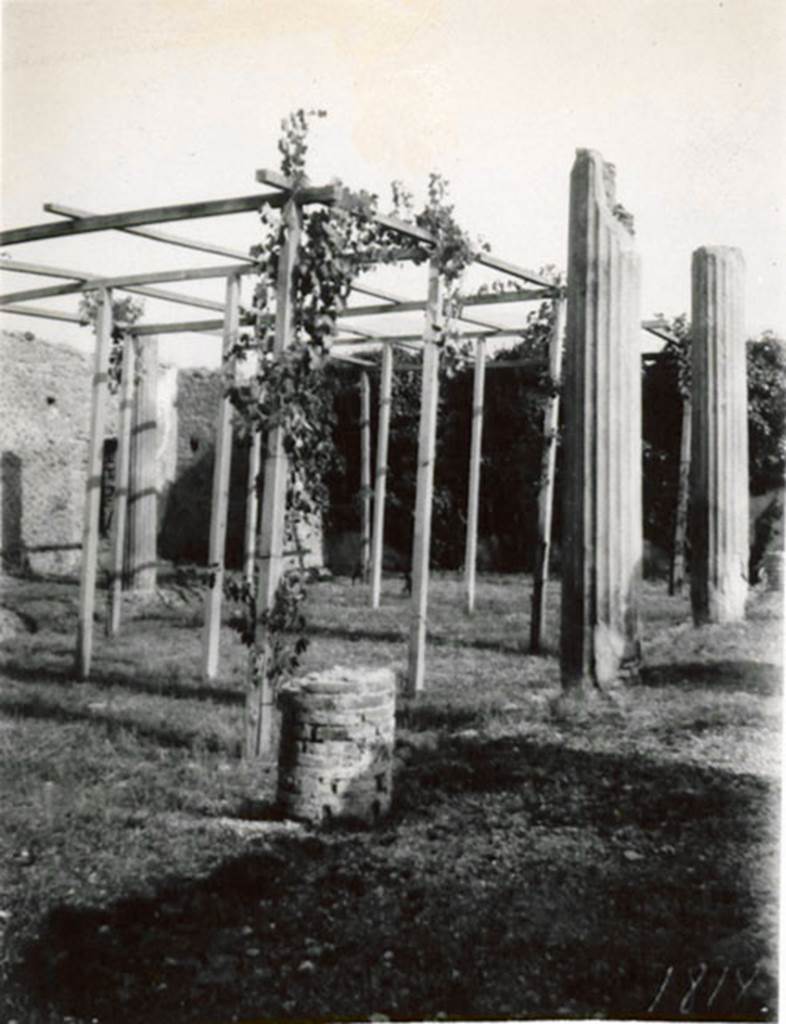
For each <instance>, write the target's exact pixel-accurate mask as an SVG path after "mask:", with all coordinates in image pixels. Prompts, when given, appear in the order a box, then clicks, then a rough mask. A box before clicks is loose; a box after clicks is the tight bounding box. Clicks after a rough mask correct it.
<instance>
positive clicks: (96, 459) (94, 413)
mask: <svg viewBox="0 0 786 1024" xmlns="http://www.w3.org/2000/svg"><path fill="white" fill-rule="evenodd" d="M95 331H96V344H95V357H94V363H93V367H94V368H93V401H92V406H91V412H90V440H89V442H88V449H87V481H86V483H85V511H84V525H83V528H82V567H81V571H80V576H79V623H78V626H77V635H76V665H75V668H76V674H77V676H78V677H79V678H80V679H89V678H90V662H91V660H92V656H93V612H94V610H95V603H96V571H97V567H98V515H99V512H100V505H101V469H102V461H103V452H104V428H105V426H106V396H107V379H108V371H109V348H110V345H111V340H112V292H111V291H110V290H109V289H108V288H100V289H98V317H97V319H96V328H95Z"/></svg>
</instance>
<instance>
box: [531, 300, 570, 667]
mask: <svg viewBox="0 0 786 1024" xmlns="http://www.w3.org/2000/svg"><path fill="white" fill-rule="evenodd" d="M564 332H565V300H564V299H555V301H554V322H553V324H552V329H551V337H550V338H549V376H550V377H551V380H552V382H553V385H554V387H555V388H558V387H559V384H560V379H561V376H562V349H563V334H564ZM558 435H559V391H555V392H554V393H553V394H551V395H549V397H548V400H547V402H546V408H545V411H544V414H543V455H542V461H541V470H540V492H539V494H538V547H537V551H536V555H535V569H534V571H533V575H532V615H531V618H530V650H531V651H532V652H533V653H537V652H538V651H540V649H541V644H542V642H543V632H544V626H545V620H546V596H547V591H548V585H549V556H550V554H551V523H552V518H553V511H554V477H555V470H556V466H557V440H558Z"/></svg>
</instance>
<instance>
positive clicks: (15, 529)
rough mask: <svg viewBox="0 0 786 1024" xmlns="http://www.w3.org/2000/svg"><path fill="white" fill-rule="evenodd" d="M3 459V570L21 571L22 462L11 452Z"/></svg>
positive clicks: (0, 495)
mask: <svg viewBox="0 0 786 1024" xmlns="http://www.w3.org/2000/svg"><path fill="white" fill-rule="evenodd" d="M0 459H1V460H2V461H1V462H0V544H1V545H2V547H1V548H0V557H2V568H3V569H5V570H7V571H13V570H17V571H18V570H20V569H22V568H23V563H24V545H23V543H22V460H21V458H20V457H19V456H18V455H17V454H16V452H11V451H6V452H3V454H2V456H0Z"/></svg>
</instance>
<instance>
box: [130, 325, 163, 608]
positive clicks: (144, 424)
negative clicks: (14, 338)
mask: <svg viewBox="0 0 786 1024" xmlns="http://www.w3.org/2000/svg"><path fill="white" fill-rule="evenodd" d="M136 366H137V370H138V372H137V373H136V374H135V375H134V376H135V381H134V397H133V403H132V409H133V412H132V417H131V421H132V426H131V457H130V479H129V498H128V577H129V587H130V588H131V589H132V590H137V591H144V592H148V593H150V592H151V591H154V590H155V589H156V586H157V583H158V544H157V541H158V485H159V481H158V465H157V459H156V449H157V447H158V338H156V337H149V338H146V339H145V341H144V342H141V343H140V342H137V344H136Z"/></svg>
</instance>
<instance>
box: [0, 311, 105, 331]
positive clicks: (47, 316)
mask: <svg viewBox="0 0 786 1024" xmlns="http://www.w3.org/2000/svg"><path fill="white" fill-rule="evenodd" d="M0 313H10V314H11V315H12V316H32V317H36V318H38V319H41V320H63V321H65V323H71V324H81V325H82V326H83V327H84V326H85V324H88V323H89V322H90V321H89V320H87V318H86V317H83V316H78V315H77V314H76V313H66V312H65V311H63V310H58V309H43V308H42V307H41V306H3V307H2V308H0Z"/></svg>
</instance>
